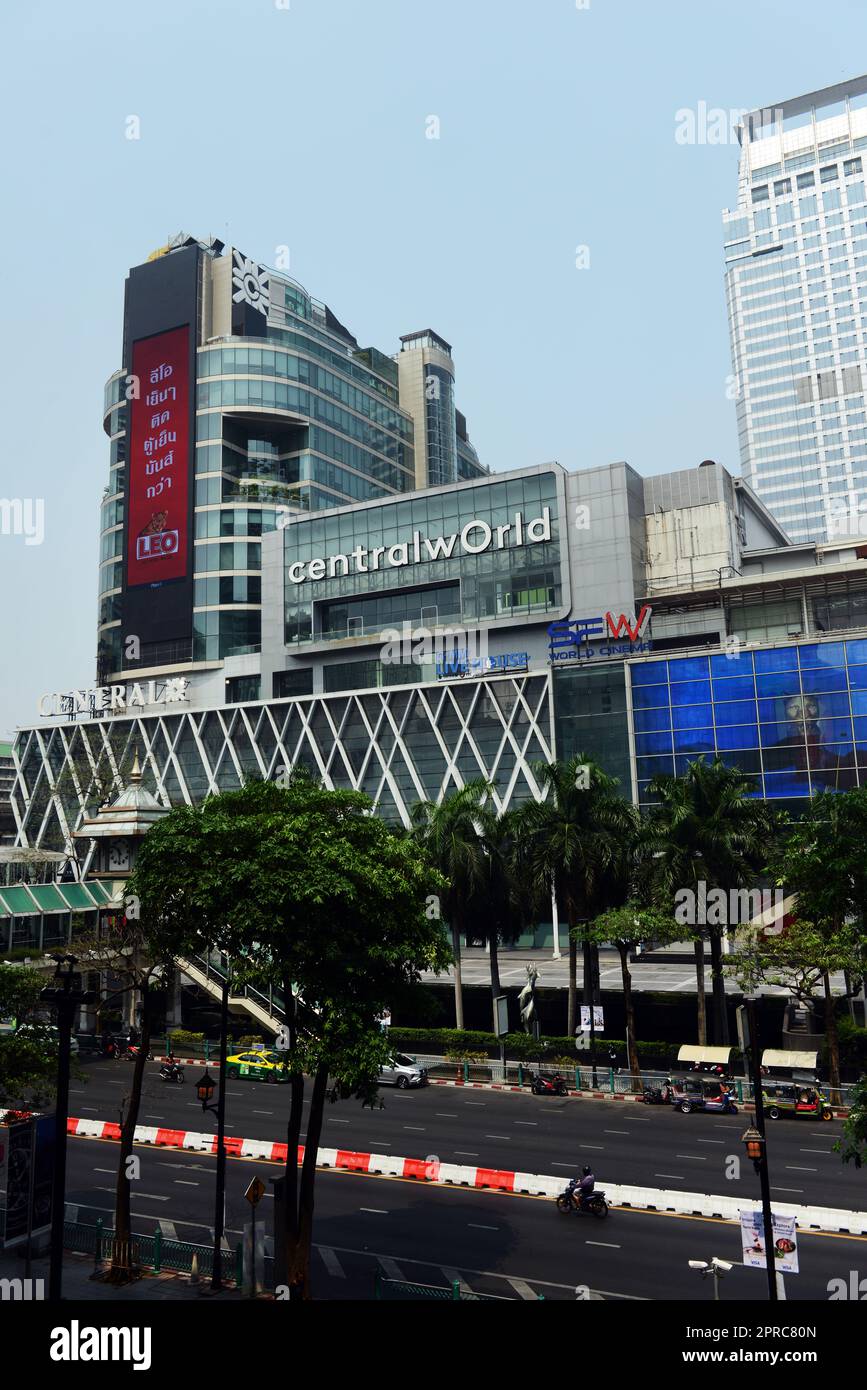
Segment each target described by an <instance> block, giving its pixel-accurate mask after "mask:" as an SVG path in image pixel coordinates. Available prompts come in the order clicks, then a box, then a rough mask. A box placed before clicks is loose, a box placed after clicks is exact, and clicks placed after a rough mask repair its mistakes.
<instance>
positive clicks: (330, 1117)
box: [328, 1115, 349, 1125]
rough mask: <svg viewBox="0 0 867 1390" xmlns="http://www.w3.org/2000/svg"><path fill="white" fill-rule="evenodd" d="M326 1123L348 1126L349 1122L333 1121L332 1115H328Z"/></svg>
mask: <svg viewBox="0 0 867 1390" xmlns="http://www.w3.org/2000/svg"><path fill="white" fill-rule="evenodd" d="M328 1123H329V1124H330V1125H348V1124H349V1121H348V1120H335V1119H334V1117H333V1116H332V1115H329V1117H328Z"/></svg>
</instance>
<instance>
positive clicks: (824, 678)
mask: <svg viewBox="0 0 867 1390" xmlns="http://www.w3.org/2000/svg"><path fill="white" fill-rule="evenodd" d="M801 685H802V686H803V688H804V690H805V691H809V692H811V693H812V692H815V691H823V690H845V689H846V672H845V670H844V669H843V668H842V667H840V668H838V669H835V668H834V667H831V666H827V667H825V666H820V667H817V668H816V669H815V670H813V671H802V672H801Z"/></svg>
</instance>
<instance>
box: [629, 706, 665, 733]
mask: <svg viewBox="0 0 867 1390" xmlns="http://www.w3.org/2000/svg"><path fill="white" fill-rule="evenodd" d="M632 722H633V725H634V726H635V732H636V733H644V732H645V731H648V732H649V731H651V730H654V729H669V728H670V727H671V711H670V710H669V708H668V705H665V706H664V707H662V708H660V709H637V710H634V711H633V715H632Z"/></svg>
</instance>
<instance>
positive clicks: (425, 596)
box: [0, 242, 867, 946]
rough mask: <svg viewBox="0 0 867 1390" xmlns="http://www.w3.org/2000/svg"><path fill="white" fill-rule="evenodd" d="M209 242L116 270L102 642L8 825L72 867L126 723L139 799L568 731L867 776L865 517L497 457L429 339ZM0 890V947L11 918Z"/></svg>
mask: <svg viewBox="0 0 867 1390" xmlns="http://www.w3.org/2000/svg"><path fill="white" fill-rule="evenodd" d="M218 247H219V243H217V244H216V246H215V245H214V244H209V245H208V246H207V247H205V246H203V245H202V244H200V243H189V242H185V243H184V244H183V245H181V246H179V247H178V248H177V249H171V250H167V252H166V254H165V255H162V256H160V257H158V258H157V259H156V260H155V261H151V262H148V263H147V264H146V265H145V266H144V267H137V268H136V269H135V270H134V271H132V272H131V273H130V279H129V281H128V283H127V298H126V316H125V341H124V358H123V369H122V370H121V371H120V372H119V373H118V374H117V375H116V376H115V377H114V378H112V381H111V382H110V383H109V399H108V402H107V421H108V424H107V428H108V431H109V437H110V441H111V443H110V448H111V474H112V480H111V482H110V484H109V494H108V497H107V499H106V501H105V502H104V503H103V533H102V559H101V562H100V574H101V586H100V588H101V601H100V613H99V637H100V655H99V667H98V670H97V672H96V674H95V678H94V683H93V685H92V686H90V687H88V688H87V689H82V690H72V689H70V688H69V686H68V684H66V683H65V682H64V680H63V674H62V673H58V681H57V686H58V689H57V691H56V692H54V693H52V692H49V693H46V695H45V696H43V697H42V698H41V699H40V701H39V708H38V710H35V711H34V718H33V722H32V724H31V725H30V726H28V727H25V728H21V729H20V730H19V732H18V734H17V737H16V740H15V745H14V756H15V764H16V780H15V785H14V788H13V791H12V809H13V813H14V816H15V821H16V825H17V831H18V843H19V845H20V846H26V847H31V848H37V849H42V850H51V851H58V852H60V853H68V854H73V853H74V854H75V855H76V860H75V863H74V865H72V872H73V873H74V875H75V877H83V876H84V875H85V874H86V873H87V871H88V870H89V869H90V868H91V866H92V863H93V862H95V861H94V859H93V856H94V853H95V848H96V843H97V842H96V841H95V840H89V839H88V837H87V827H86V826H84V822H85V821H87V822H90V821H92V819H93V817H94V816H95V814H96V812H97V810H98V808H99V807H100V806H103V805H104V804H105V803H106V802H107V801H111V800H112V799H113V798H115V797H117V796H118V794H119V793H121V792H122V790H123V789H124V787H126V786H127V784H128V782H129V778H130V772H131V769H132V766H133V761H134V758H135V755H136V752H137V753H138V757H139V760H140V763H141V768H142V781H141V789H142V792H143V793H144V792H148V793H150V794H151V797H152V798H153V799H154V802H155V803H158V804H159V806H161V807H165V808H168V807H171V806H177V805H181V804H184V803H195V802H197V801H200V800H201V799H202V798H203V797H205V796H207V795H209V794H212V793H216V792H220V791H224V790H227V789H231V788H236V787H238V786H239V785H241V783H242V782H243V781H244V780H245V779H246V778H250V777H260V778H276V777H279V776H281V775H282V773H283V772H284V771H285V770H286V769H289V768H292V767H295V766H301V765H303V766H305V767H307V768H309V769H310V770H311V771H312V772H313V773H315V774H316V775H317V776H318V777H320V778H322V780H323V781H324V782H325V783H326V784H327V785H328V786H332V787H345V788H357V789H360V790H362V791H364V792H366V793H367V794H368V795H369V796H370V797H371V799H372V800H373V801H374V803H375V804H376V806H377V807H378V809H379V812H380V814H382V815H383V816H385V817H387V818H389V819H391V820H393V821H396V822H401V823H403V824H408V822H409V818H410V813H411V809H412V807H413V805H414V804H415V803H416V802H418V801H420V800H424V799H437V798H439V797H442V796H444V795H446V794H447V793H448V792H449V791H450V790H452V789H454V788H455V787H458V786H460V785H462V784H463V783H464V782H466V781H467V780H469V779H470V778H476V777H485V778H487V779H489V780H490V781H491V782H492V783H493V786H494V792H493V796H494V799H495V801H496V803H497V804H498V805H499V806H506V805H508V804H511V803H515V802H519V801H521V800H524V799H526V798H529V797H537V796H540V795H541V784H540V779H539V775H538V765H539V764H540V763H544V762H548V761H550V760H552V759H553V758H561V759H565V758H569V757H570V756H572V755H573V754H575V753H578V752H582V753H585V754H587V755H588V756H589V757H591V758H593V759H595V760H597V761H598V762H599V763H600V764H601V765H602V767H603V768H605V769H606V770H607V771H608V772H610V773H611V774H612V775H614V776H616V777H617V778H618V779H619V781H620V785H621V788H622V790H623V794H624V795H625V796H629V797H631V798H632V799H633V800H634V801H635V802H636V803H639V804H640V803H644V802H645V801H646V799H647V788H648V783H649V781H650V779H651V778H652V777H653V776H654V775H655V774H656V773H658V772H680V771H682V770H683V769H684V768H685V767H686V766H687V765H688V763H689V762H690V761H692V760H694V759H696V758H697V757H700V756H702V755H712V754H715V753H718V754H719V755H720V756H721V757H722V758H723V759H724V761H725V762H726V763H729V764H731V765H734V766H738V767H740V768H742V769H743V771H744V772H745V773H746V774H747V775H748V776H749V777H750V778H751V779H752V780H753V783H754V785H755V789H756V793H757V795H760V796H763V797H767V798H769V799H773V800H774V801H775V802H777V803H778V804H783V805H786V806H787V807H788V808H789V809H790V810H793V811H794V812H795V813H797V809H798V807H799V806H803V803H804V800H805V799H806V798H808V797H809V796H810V795H811V794H813V793H814V792H816V791H818V790H824V789H831V790H842V789H844V788H848V787H852V786H856V785H858V784H859V783H860V781H861V780H862V777H863V778H864V779H865V780H867V536H865V538H864V539H863V540H862V538H861V536H860V534H859V532H860V530H861V526H860V520H861V519H860V518H858V517H857V516H856V517H853V519H852V525H851V527H850V528H849V534H843V535H838V536H837V537H836V538H835V539H834V541H833V542H826V543H819V542H805V543H802V544H798V545H793V544H791V543H790V542H789V540H788V538H787V537H786V535H785V533H784V532H783V531H782V530H781V529H780V527H779V525H778V523H777V522H776V521H775V520H774V519H773V517H772V516H771V515H770V513H769V512H768V511H767V509H766V508H765V507H764V505H763V504H762V503H761V501H760V500H759V499H758V498H757V497H756V495H755V494H754V493H753V492H752V491H751V490H750V488H749V487H748V486H747V485H746V484H744V483H743V482H742V481H740V480H739V479H737V478H733V477H732V476H731V475H730V474H729V473H728V472H727V471H726V470H725V469H724V468H723V467H722V466H720V465H718V464H715V463H711V462H706V463H703V464H701V465H700V466H699V467H694V468H689V469H683V470H679V471H677V472H672V473H668V474H663V475H658V476H655V477H652V478H642V477H641V476H640V475H639V474H638V473H637V472H636V471H635V470H634V469H633V468H631V467H630V466H629V465H628V464H626V463H615V464H610V465H606V466H603V467H594V468H587V469H582V470H580V471H578V472H567V471H566V470H565V469H563V468H561V467H560V466H559V465H558V464H556V463H544V464H539V463H536V464H533V465H531V466H528V467H526V468H519V469H515V470H513V471H510V472H507V473H499V474H497V473H488V472H486V471H485V470H484V469H483V468H482V466H481V465H480V464H479V462H478V460H477V458H476V456H475V453H474V451H472V448H471V446H470V445H469V442H468V440H467V439H466V427H465V423H464V422H463V417H461V416H459V415H458V413H457V412H456V410H455V407H454V400H453V369H452V368H451V367H450V366H449V364H450V363H451V354H450V349H449V348H448V344H446V343H445V342H444V340H442V339H440V338H438V337H437V335H435V334H433V333H430V332H426V333H424V334H421V335H410V337H409V338H408V339H407V340H405V342H403V343H402V346H401V351H400V352H398V353H397V354H396V357H395V358H386V357H385V356H383V355H381V354H377V353H376V352H375V350H374V349H365V350H361V349H357V348H354V347H353V346H352V343H353V342H354V340H351V337H350V335H349V334H348V332H347V330H346V329H344V328H342V326H341V325H340V324H339V323H338V321H337V320H336V319H335V318H334V316H333V315H332V314H331V312H330V311H329V310H325V309H324V306H318V307H317V306H316V305H315V302H314V301H310V300H309V299H303V298H302V292H301V290H300V289H299V288H298V287H297V286H294V283H290V282H288V281H286V282H285V283H284V284H283V285H282V287H280V288H279V289H278V280H277V275H276V273H275V272H270V279H269V273H268V272H266V271H264V270H263V268H262V267H259V266H252V263H250V262H248V261H246V260H245V258H242V257H240V255H239V253H232V254H231V255H228V256H224V255H222V254H221V250H222V248H220V249H219V250H218V249H216V248H218ZM223 263H225V264H223ZM233 265H234V270H233ZM245 266H246V267H247V268H246V270H245V269H244V267H245ZM245 276H246V278H245ZM290 290H291V292H292V294H293V295H294V296H295V298H294V300H293V306H294V307H293V308H292V310H291V312H290V307H289V300H290V294H289V291H290ZM263 293H265V294H268V296H269V299H270V305H269V308H268V312H267V314H264V313H261V312H260V311H259V310H258V309H255V308H252V307H251V305H250V303H249V302H248V300H245V299H244V298H243V296H244V295H245V294H246V295H247V296H248V299H251V298H252V299H256V297H257V295H258V296H261V295H262V294H263ZM239 296H240V297H239ZM275 304H279V314H278V313H277V311H276V310H275V308H274V305H275ZM239 305H240V308H241V309H242V310H243V314H242V315H241V316H240V317H239V316H238V314H237V312H236V311H237V310H238V308H239ZM301 310H303V313H302V312H301ZM253 314H255V315H256V320H254V319H253V318H252V317H250V316H251V315H253ZM305 315H306V317H305ZM276 317H279V318H280V324H279V326H278V325H277V324H276V322H274V320H275V318H276ZM281 335H282V336H281ZM245 338H247V339H249V341H248V342H244V339H245ZM284 339H285V341H284ZM254 341H255V343H256V345H255V346H253V345H252V344H253V342H254ZM341 353H342V356H341ZM404 358H405V361H404V360H402V359H404ZM326 359H327V362H328V365H327V366H326V365H323V363H324V361H325V360H326ZM434 369H435V370H434ZM439 374H441V375H439ZM130 378H132V387H133V388H134V387H135V386H136V385H137V386H138V387H139V388H140V390H139V394H138V395H136V394H135V390H134V389H133V390H132V394H128V393H129V392H130V390H131V384H130ZM290 378H291V380H292V382H293V383H294V384H290ZM302 382H303V383H304V384H303V385H302V384H301V383H302ZM434 383H436V385H434ZM173 389H174V392H175V394H174V395H172V394H171V391H172V390H173ZM166 393H168V394H166ZM164 435H165V437H163V436H164ZM169 436H170V437H169ZM374 446H376V447H374ZM341 451H343V455H342V458H341V460H340V461H338V458H337V455H338V454H340V453H341ZM160 464H161V465H162V466H158V465H160ZM163 481H165V482H166V483H168V484H169V486H167V487H165V488H163V489H162V491H161V492H159V493H157V492H156V491H155V489H158V488H159V486H160V483H161V482H163ZM329 489H330V490H329ZM242 494H243V495H242ZM106 509H108V510H107V511H106ZM864 530H865V532H867V525H865V527H864ZM239 536H240V539H239ZM862 768H863V769H864V771H863V772H862ZM82 828H84V834H82V833H81V832H82ZM77 832H78V833H77ZM122 859H123V855H122V852H121V855H120V860H119V861H118V862H122ZM21 891H24V892H31V890H25V889H23V890H21ZM6 892H7V894H8V890H6ZM3 893H4V889H3V887H2V886H0V914H2V913H3V912H4V911H6V912H7V913H8V917H6V918H5V919H4V918H3V916H2V915H0V946H2V945H3V926H4V921H5V925H6V927H7V929H8V931H9V933H10V943H11V942H13V941H17V940H20V939H22V936H21V933H22V932H27V931H31V930H32V929H34V928H33V924H32V922H31V923H30V925H29V926H28V924H27V923H26V922H23V920H22V914H20V913H18V914H16V910H15V907H14V906H13V905H12V903H11V902H6V903H4V902H3ZM67 896H68V894H67ZM17 906H18V907H19V908H20V907H21V904H20V903H18V904H17ZM62 907H63V904H61V906H60V907H58V909H57V910H58V911H61V910H62ZM35 911H36V908H34V907H33V906H32V905H31V906H29V907H28V911H27V913H26V914H23V916H28V917H31V916H32V914H33V913H35ZM16 923H17V924H18V925H17V927H16V925H15V924H16ZM13 933H16V934H15V935H14V936H13Z"/></svg>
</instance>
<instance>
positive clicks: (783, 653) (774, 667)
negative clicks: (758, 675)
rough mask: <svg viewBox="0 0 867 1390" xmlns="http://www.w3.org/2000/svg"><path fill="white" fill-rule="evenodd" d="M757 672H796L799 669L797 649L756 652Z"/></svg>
mask: <svg viewBox="0 0 867 1390" xmlns="http://www.w3.org/2000/svg"><path fill="white" fill-rule="evenodd" d="M753 656H754V658H755V663H756V671H757V672H760V671H761V672H764V671H795V670H797V667H798V651H797V648H796V647H774V648H773V649H772V650H770V651H760V652H754V653H753Z"/></svg>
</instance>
